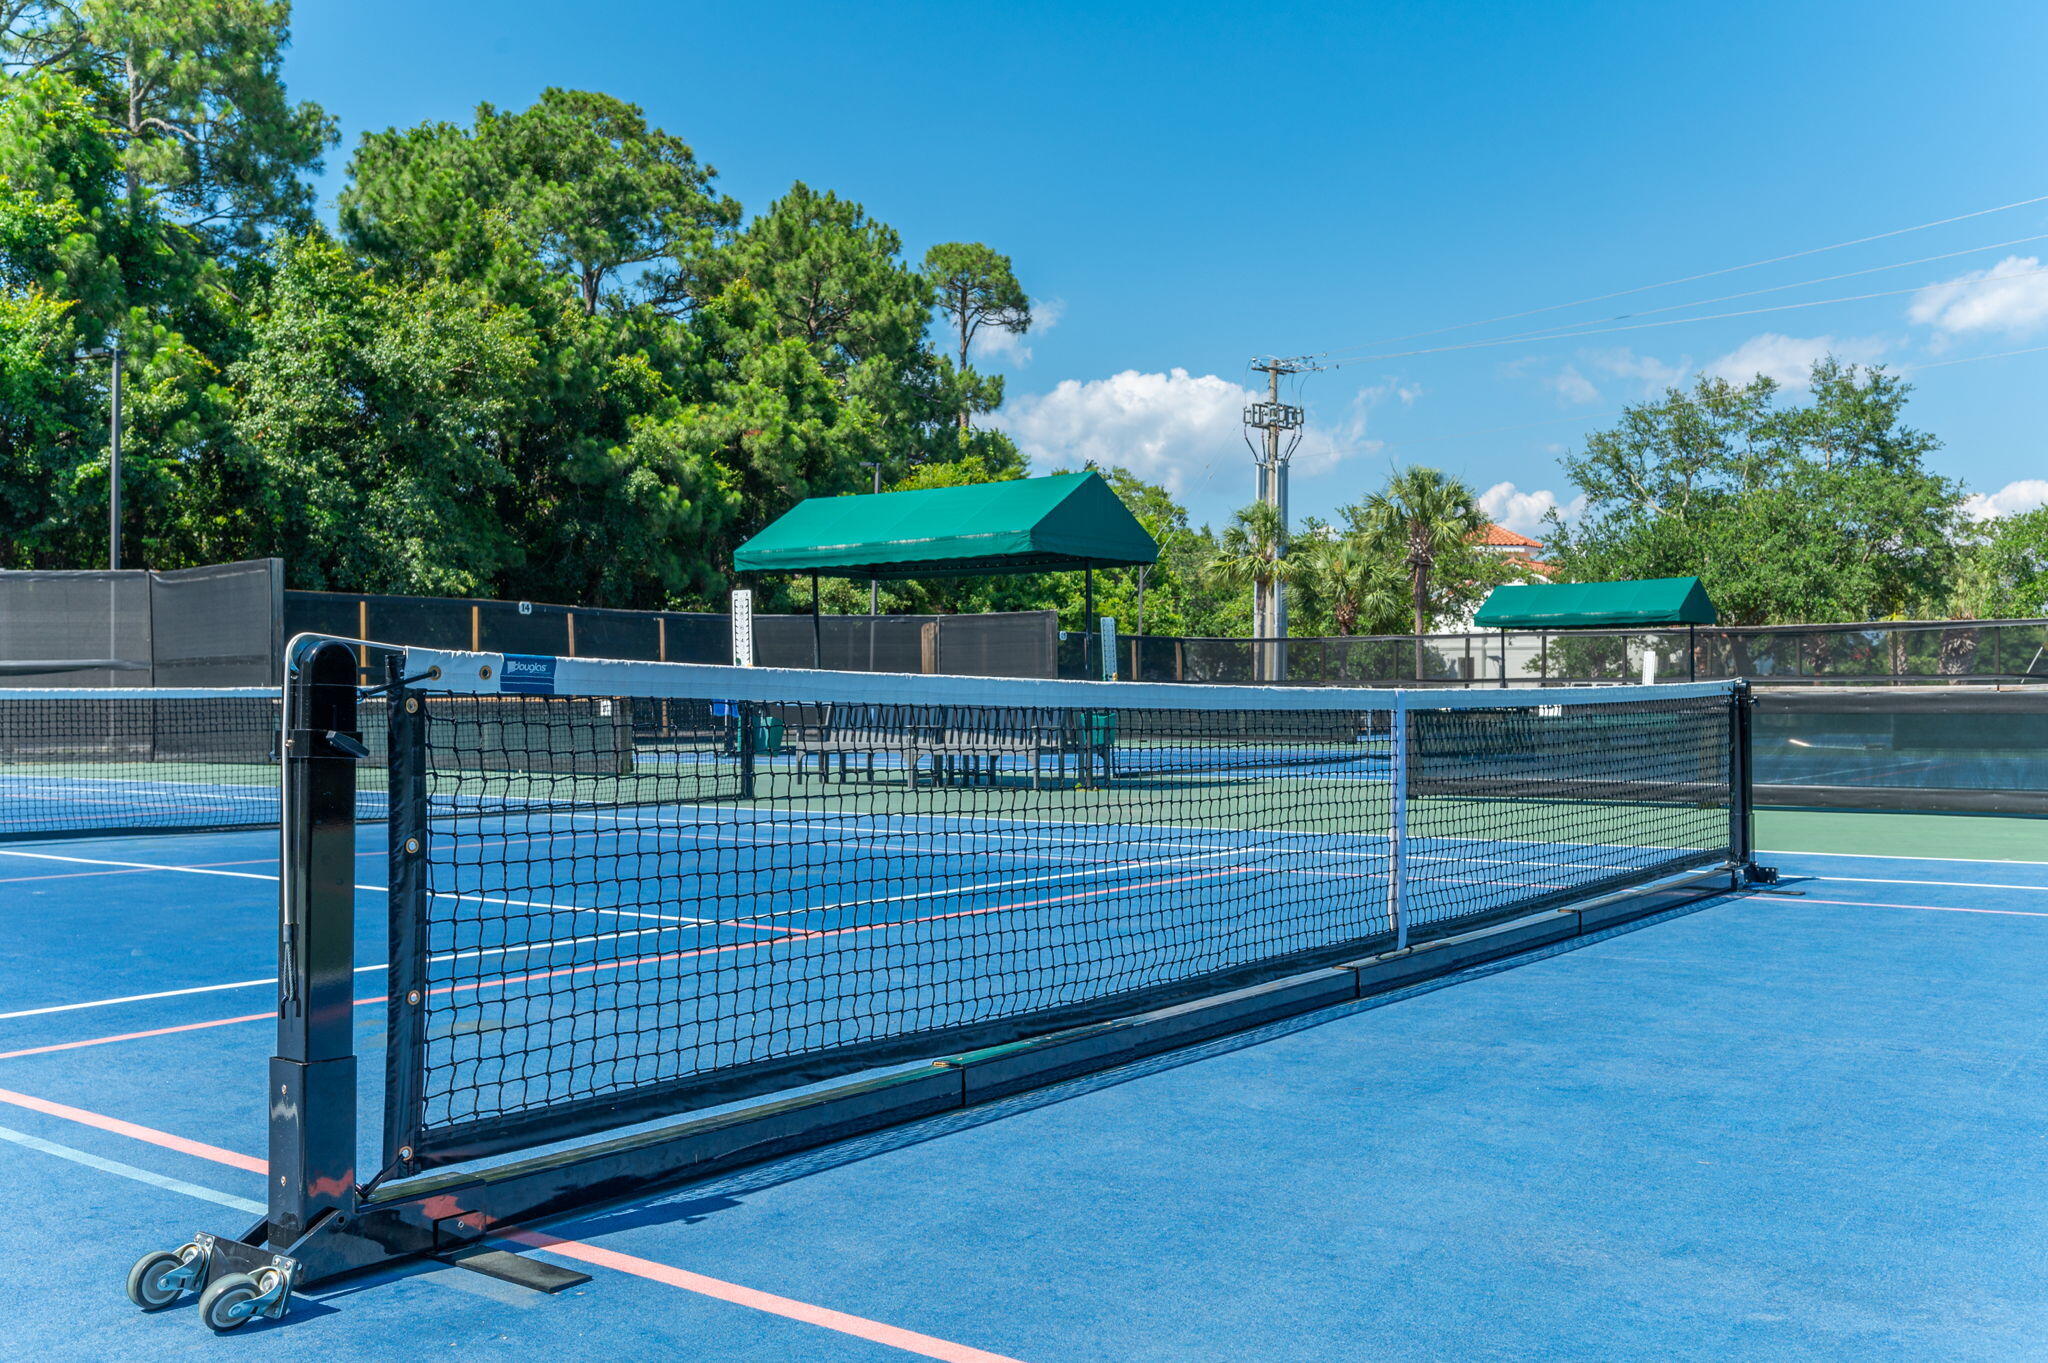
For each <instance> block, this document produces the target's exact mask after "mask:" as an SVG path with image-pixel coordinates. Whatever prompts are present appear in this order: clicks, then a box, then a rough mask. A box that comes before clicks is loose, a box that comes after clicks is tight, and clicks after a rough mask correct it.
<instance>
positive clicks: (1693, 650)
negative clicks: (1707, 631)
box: [1685, 625, 1700, 681]
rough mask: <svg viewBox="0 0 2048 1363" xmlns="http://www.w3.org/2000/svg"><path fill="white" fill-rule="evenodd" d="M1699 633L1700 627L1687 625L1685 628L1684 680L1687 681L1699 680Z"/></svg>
mask: <svg viewBox="0 0 2048 1363" xmlns="http://www.w3.org/2000/svg"><path fill="white" fill-rule="evenodd" d="M1699 632H1700V627H1699V626H1698V625H1687V626H1686V627H1685V679H1686V680H1687V681H1698V680H1699V679H1700V642H1699Z"/></svg>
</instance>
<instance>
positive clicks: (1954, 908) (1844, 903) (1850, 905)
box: [1806, 899, 2048, 918]
mask: <svg viewBox="0 0 2048 1363" xmlns="http://www.w3.org/2000/svg"><path fill="white" fill-rule="evenodd" d="M1806 902H1807V903H1809V904H1832V905H1834V906H1836V907H1838V908H1844V909H1926V910H1929V911H1930V912H1933V913H1990V914H1997V915H1998V916H1999V917H2001V918H2048V913H2042V912H2040V911H2038V910H2035V909H1966V908H1963V907H1962V906H1960V905H1957V904H1880V903H1878V902H1876V901H1875V900H1869V899H1808V900H1807V901H1806Z"/></svg>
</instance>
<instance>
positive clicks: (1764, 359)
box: [1707, 331, 1885, 388]
mask: <svg viewBox="0 0 2048 1363" xmlns="http://www.w3.org/2000/svg"><path fill="white" fill-rule="evenodd" d="M1884 351H1885V342H1884V340H1883V339H1882V338H1880V337H1876V336H1781V335H1779V334H1778V333H1777V332H1775V331H1767V332H1765V333H1763V334H1762V335H1761V336H1752V337H1750V338H1749V339H1748V340H1747V341H1744V342H1743V343H1742V344H1741V345H1739V346H1737V347H1736V348H1735V349H1733V350H1731V351H1729V352H1728V353H1727V354H1726V355H1723V356H1722V357H1721V358H1720V359H1718V360H1715V361H1714V362H1713V363H1712V364H1710V365H1708V366H1707V373H1709V374H1712V375H1714V376H1715V377H1716V378H1723V379H1726V380H1728V381H1729V382H1730V383H1748V382H1749V381H1750V380H1751V379H1753V378H1755V377H1756V376H1757V375H1759V374H1761V375H1763V376H1764V377H1765V378H1771V379H1776V380H1777V381H1778V382H1779V383H1781V384H1783V385H1784V386H1785V387H1787V388H1804V387H1805V386H1806V381H1807V379H1808V377H1809V374H1810V371H1811V370H1812V368H1813V362H1814V361H1815V360H1819V359H1823V358H1825V357H1827V356H1829V355H1832V356H1834V357H1835V358H1836V359H1838V360H1840V361H1842V362H1843V363H1844V364H1869V363H1870V362H1871V361H1873V360H1875V359H1877V358H1878V357H1879V356H1881V355H1883V354H1884Z"/></svg>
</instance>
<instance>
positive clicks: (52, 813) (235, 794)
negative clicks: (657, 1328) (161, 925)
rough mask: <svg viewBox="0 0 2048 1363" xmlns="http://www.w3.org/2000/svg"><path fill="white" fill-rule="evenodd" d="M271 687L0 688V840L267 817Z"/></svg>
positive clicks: (272, 798)
mask: <svg viewBox="0 0 2048 1363" xmlns="http://www.w3.org/2000/svg"><path fill="white" fill-rule="evenodd" d="M278 714H279V700H278V693H277V692H276V691H244V692H235V691H224V692H219V693H216V694H212V695H206V694H201V693H193V694H185V695H175V696H173V695H165V694H162V693H152V692H148V691H139V692H135V691H131V692H108V693H106V694H103V695H95V694H93V693H91V692H83V693H74V694H72V695H69V696H59V695H51V694H48V693H42V692H16V693H10V692H4V691H0V836H5V837H16V838H20V837H49V836H53V835H56V834H63V833H86V832H100V831H112V830H117V829H119V830H142V829H178V828H254V827H262V826H264V825H268V824H275V823H276V822H277V817H278V809H277V778H278V765H277V751H278V747H277V744H278Z"/></svg>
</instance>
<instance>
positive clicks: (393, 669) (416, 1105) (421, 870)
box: [378, 655, 430, 1178]
mask: <svg viewBox="0 0 2048 1363" xmlns="http://www.w3.org/2000/svg"><path fill="white" fill-rule="evenodd" d="M385 666H386V672H385V680H386V682H387V684H388V691H387V693H386V704H387V705H388V706H389V715H388V719H387V721H386V725H385V732H386V735H387V740H388V742H387V751H388V761H389V771H390V796H389V799H390V808H391V813H390V819H391V822H390V836H389V838H388V840H387V841H388V843H389V847H390V853H389V855H390V867H389V871H388V875H387V879H386V881H385V883H386V884H387V885H389V886H390V890H389V891H388V893H387V895H386V898H387V900H388V901H389V907H390V924H389V939H390V940H389V943H388V953H389V954H388V955H387V956H386V957H385V959H386V960H387V961H389V962H390V965H389V966H388V967H387V968H386V972H385V988H386V991H387V992H386V995H385V1009H386V1014H385V1016H386V1025H387V1026H388V1027H389V1029H390V1035H389V1041H388V1042H387V1044H386V1045H385V1049H384V1064H385V1071H384V1148H383V1161H382V1172H380V1173H379V1175H378V1177H380V1178H381V1177H383V1175H384V1174H386V1173H398V1174H409V1173H413V1172H416V1171H417V1169H418V1167H419V1166H418V1164H417V1162H416V1161H415V1159H414V1151H415V1149H416V1148H417V1146H418V1143H419V1142H418V1133H419V1129H420V1125H421V1123H422V1120H423V1118H424V1111H423V1108H422V1102H423V1099H422V1097H421V1088H422V1084H421V1080H422V1076H423V1075H424V1074H425V1072H426V1032H425V1018H426V999H427V978H426V977H427V969H426V967H427V932H426V922H427V855H428V848H429V846H430V844H429V843H428V841H427V831H428V830H427V813H428V798H427V794H428V792H427V710H426V700H425V699H424V698H423V697H422V696H421V695H420V694H419V693H418V692H416V691H413V690H410V689H408V688H407V687H406V686H405V685H404V658H403V655H393V656H392V657H390V658H389V659H387V661H386V664H385Z"/></svg>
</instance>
